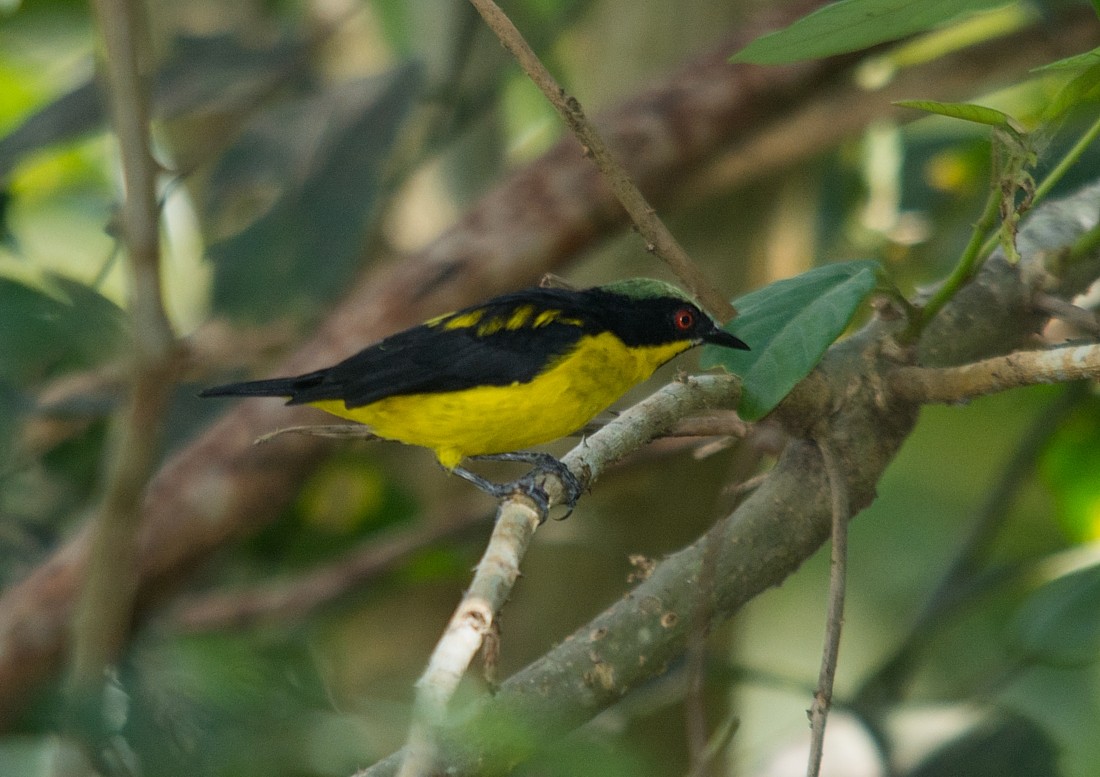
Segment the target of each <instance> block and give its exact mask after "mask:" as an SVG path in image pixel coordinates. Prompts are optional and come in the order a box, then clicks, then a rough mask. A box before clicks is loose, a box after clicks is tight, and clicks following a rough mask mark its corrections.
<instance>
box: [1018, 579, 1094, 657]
mask: <svg viewBox="0 0 1100 777" xmlns="http://www.w3.org/2000/svg"><path fill="white" fill-rule="evenodd" d="M1009 637H1010V643H1011V645H1012V646H1013V648H1014V649H1015V650H1016V651H1017V652H1018V653H1019V654H1020V655H1021V656H1022V657H1024V658H1025V659H1027V660H1029V661H1032V662H1036V663H1039V664H1044V665H1047V666H1055V667H1071V666H1083V665H1086V664H1090V663H1092V662H1094V661H1096V660H1097V658H1100V565H1096V566H1091V567H1086V568H1085V569H1079V570H1077V571H1075V572H1070V573H1069V574H1067V575H1063V576H1062V577H1058V578H1055V579H1054V580H1051V581H1050V582H1049V583H1046V584H1045V585H1042V586H1040V587H1039V588H1037V589H1036V590H1035V591H1034V592H1032V594H1031V595H1030V596H1028V597H1027V599H1025V600H1024V603H1023V604H1022V605H1021V606H1020V609H1019V610H1018V611H1017V613H1016V616H1015V617H1014V618H1013V619H1012V622H1011V624H1010V625H1009Z"/></svg>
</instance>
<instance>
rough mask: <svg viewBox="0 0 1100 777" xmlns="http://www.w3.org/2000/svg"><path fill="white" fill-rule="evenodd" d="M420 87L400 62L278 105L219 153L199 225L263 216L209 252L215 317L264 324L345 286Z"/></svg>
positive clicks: (414, 71)
mask: <svg viewBox="0 0 1100 777" xmlns="http://www.w3.org/2000/svg"><path fill="white" fill-rule="evenodd" d="M419 83H420V71H419V69H418V68H416V67H413V66H405V67H401V68H398V69H397V70H395V71H393V72H392V73H390V74H387V75H385V76H379V77H376V78H372V79H367V80H364V81H360V82H355V83H351V84H345V85H343V86H341V87H337V88H336V89H334V90H332V91H330V92H327V93H325V94H323V95H321V96H319V97H318V98H316V99H314V100H309V101H303V102H298V103H294V104H292V105H289V106H282V110H281V111H280V112H278V115H275V114H268V115H266V116H264V117H263V118H262V121H260V120H258V122H257V124H256V125H254V126H253V127H252V128H251V129H250V131H248V132H246V133H245V134H244V135H243V136H242V137H241V139H240V141H239V142H238V143H237V144H236V145H235V146H234V147H233V148H232V149H230V151H228V152H227V153H226V154H225V156H223V158H222V159H221V160H220V161H219V164H218V167H217V168H216V169H215V171H214V172H213V173H212V174H211V196H210V198H209V199H208V201H207V209H206V213H205V214H204V216H205V219H206V220H207V221H208V222H211V221H216V220H217V219H218V218H224V217H225V216H226V214H233V213H239V212H240V211H242V210H247V209H249V208H251V209H252V210H260V211H261V213H260V214H259V215H258V217H256V218H255V219H254V220H253V221H252V222H251V223H249V224H247V226H245V227H244V228H243V229H241V230H239V231H237V232H236V233H235V234H232V235H230V236H229V237H226V238H224V239H223V240H221V241H216V242H214V244H213V245H211V246H210V249H209V251H208V254H209V256H210V259H211V261H213V262H214V290H213V302H214V307H215V309H216V310H217V311H218V312H220V313H225V314H228V315H230V316H235V317H238V318H245V319H252V320H265V319H269V318H271V317H273V316H275V315H280V314H286V313H287V312H289V309H288V303H290V304H292V303H294V302H295V301H297V302H301V301H303V300H304V301H306V302H308V303H314V302H316V301H317V300H326V299H331V298H332V297H334V296H336V295H337V294H338V293H339V292H340V291H342V290H343V289H344V288H345V287H346V285H347V283H348V282H349V281H350V279H351V277H352V275H353V274H354V272H355V269H356V268H357V267H358V265H359V260H360V258H361V257H360V254H361V250H362V245H363V240H364V234H365V232H366V230H367V226H368V225H369V223H370V220H371V218H372V216H373V205H374V201H375V199H376V197H377V196H378V194H379V191H380V188H381V185H382V181H383V176H384V174H385V173H384V171H385V166H386V162H387V160H388V159H389V155H390V149H391V148H392V146H393V143H394V142H395V141H396V140H397V138H398V134H399V130H400V128H401V126H402V123H403V122H404V119H405V117H406V116H407V115H408V112H409V110H410V108H411V107H412V104H413V101H414V99H415V97H416V94H417V92H418V90H419ZM256 202H261V203H262V204H263V207H262V208H255V207H254V204H255V203H256ZM234 226H235V225H234Z"/></svg>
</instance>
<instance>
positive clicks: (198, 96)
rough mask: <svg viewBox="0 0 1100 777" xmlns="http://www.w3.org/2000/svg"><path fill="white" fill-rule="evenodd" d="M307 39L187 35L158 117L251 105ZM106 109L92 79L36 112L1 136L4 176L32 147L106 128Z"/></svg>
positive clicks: (158, 92) (175, 50)
mask: <svg viewBox="0 0 1100 777" xmlns="http://www.w3.org/2000/svg"><path fill="white" fill-rule="evenodd" d="M305 47H306V44H304V43H301V42H297V41H279V42H277V43H275V44H274V45H272V46H270V47H264V48H258V47H247V46H244V45H242V44H241V42H240V40H239V39H238V37H237V36H233V35H228V34H226V35H213V36H208V37H198V36H181V37H180V38H178V39H177V40H176V41H174V43H173V46H172V52H171V55H170V56H169V58H168V59H167V60H166V61H165V62H164V63H163V64H162V65H161V66H160V69H159V70H158V72H157V74H156V78H155V82H154V85H153V113H154V117H155V118H158V119H164V118H174V117H177V116H180V115H184V114H188V115H191V114H210V113H219V112H220V113H230V112H239V111H241V110H242V109H248V108H249V107H250V106H252V105H253V103H254V102H255V99H256V97H257V96H258V95H261V94H263V93H264V92H267V91H270V90H271V89H272V87H273V86H274V85H276V84H277V83H279V82H280V81H282V80H286V79H287V77H288V75H289V74H291V73H293V70H294V66H295V65H296V63H298V62H300V61H301V60H302V55H303V52H304V50H305ZM105 121H106V115H105V112H104V108H103V96H102V93H101V92H100V89H99V86H98V84H97V83H96V82H95V81H94V80H91V79H89V80H88V81H86V82H84V83H82V84H80V85H79V86H77V87H75V88H74V89H73V90H72V91H70V92H68V93H66V94H63V95H61V96H60V97H58V98H56V99H54V100H53V101H51V102H49V103H47V104H46V105H45V106H44V107H42V108H41V109H39V110H37V111H35V112H34V113H32V114H31V115H30V116H29V117H27V118H26V119H25V120H24V121H23V122H22V123H21V124H20V125H19V126H17V127H16V128H15V129H13V130H12V131H11V132H9V133H8V134H7V135H6V136H4V137H2V138H0V181H3V180H4V179H5V178H6V177H7V176H8V175H9V174H10V173H11V171H12V170H13V169H14V168H15V166H16V165H18V164H19V162H20V161H21V160H22V159H23V158H24V157H25V156H27V155H28V154H30V153H31V152H34V151H37V150H39V149H43V148H48V147H50V146H53V145H55V144H57V143H62V142H67V141H71V140H74V139H76V138H79V137H81V136H83V135H86V134H88V133H91V132H98V131H100V130H101V129H102V128H103V126H104V122H105Z"/></svg>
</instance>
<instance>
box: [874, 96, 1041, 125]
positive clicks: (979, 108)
mask: <svg viewBox="0 0 1100 777" xmlns="http://www.w3.org/2000/svg"><path fill="white" fill-rule="evenodd" d="M894 105H897V106H900V107H902V108H913V109H914V110H918V111H926V112H928V113H934V114H937V115H939V116H948V117H950V118H953V119H962V120H963V121H971V122H974V123H975V124H988V125H989V126H991V127H1000V128H1001V129H1006V130H1012V131H1015V132H1023V131H1024V130H1023V128H1022V127H1021V126H1020V123H1019V122H1018V121H1016V119H1014V118H1012V117H1011V116H1009V115H1008V114H1007V113H1005V112H1004V111H998V110H997V109H995V108H986V107H985V106H983V105H974V104H972V103H943V102H937V101H935V100H898V101H897V102H895V103H894Z"/></svg>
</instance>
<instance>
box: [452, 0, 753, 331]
mask: <svg viewBox="0 0 1100 777" xmlns="http://www.w3.org/2000/svg"><path fill="white" fill-rule="evenodd" d="M470 2H471V3H473V5H474V7H475V8H477V11H478V13H480V14H481V16H482V18H483V19H485V23H486V24H487V25H488V26H489V28H490V29H491V30H492V31H493V32H494V33H495V34H496V36H497V37H498V38H500V42H501V43H502V44H503V45H504V47H505V48H506V49H508V51H509V52H511V54H512V56H514V57H515V58H516V61H517V62H518V63H519V65H520V67H521V68H523V72H524V73H526V74H527V76H528V77H529V78H530V79H531V81H532V82H533V83H534V84H535V86H537V87H538V88H539V89H540V90H541V91H542V93H543V94H544V95H545V96H546V99H547V100H549V101H550V104H551V105H552V106H554V110H556V111H557V112H558V115H559V116H561V118H562V120H563V121H564V122H565V123H566V126H568V127H569V129H570V130H572V131H573V134H574V135H576V137H577V140H578V141H580V143H581V146H582V147H583V148H584V153H585V155H586V156H590V157H591V158H592V161H593V162H595V163H596V166H597V167H599V168H600V172H601V173H603V175H604V177H605V178H606V179H607V182H608V185H609V186H610V187H611V190H612V191H613V192H614V193H615V196H616V197H617V198H618V200H619V202H620V203H621V204H622V206H623V208H624V209H625V210H626V212H627V214H628V215H629V216H630V219H631V221H633V222H634V226H635V227H637V228H638V232H639V233H640V234H641V235H642V237H643V238H644V239H645V241H646V248H647V250H649V251H651V252H653V253H654V254H656V255H657V256H658V257H659V258H660V259H661V260H663V261H664V262H665V263H666V264H667V265H668V266H669V267H670V268H672V271H673V272H674V273H676V276H677V277H678V278H680V280H682V281H683V282H684V283H685V284H686V285H687V287H688V291H690V292H691V294H692V296H694V297H695V298H696V299H697V300H699V302H700V303H702V305H703V307H705V308H707V309H708V310H709V311H710V312H711V313H713V314H714V315H715V316H716V317H717V318H718V319H719V322H720V323H725V322H726V321H729V320H730V319H731V318H733V317H734V316H736V315H737V310H736V309H734V307H733V306H732V305H731V304H730V303H729V302H728V301H727V300H726V298H725V297H724V296H723V295H722V294H720V293H719V292H718V291H717V290H716V289H715V288H714V286H713V285H712V284H711V283H710V281H709V280H708V279H707V277H706V274H705V273H704V272H703V271H702V270H701V269H700V268H699V266H698V265H697V264H695V262H693V261H692V260H691V257H689V256H688V255H687V252H686V251H685V250H684V249H683V247H682V246H681V245H680V244H679V242H677V240H676V238H675V237H674V236H673V235H672V233H671V232H670V231H669V230H668V227H666V226H665V225H664V222H662V221H661V219H660V217H658V216H657V212H656V211H655V210H654V209H653V206H652V205H650V204H649V202H648V201H647V200H646V198H645V195H643V194H642V192H641V191H640V190H639V189H638V187H637V186H636V185H635V184H634V181H633V180H632V179H631V178H630V175H629V173H627V171H626V168H625V167H623V165H622V163H620V162H619V160H618V159H616V158H615V156H614V155H613V154H612V153H611V149H609V148H608V147H607V144H606V143H605V142H604V140H603V137H602V136H601V135H600V134H599V133H598V132H597V131H596V128H595V127H593V126H592V124H591V122H589V121H588V119H587V118H586V117H585V115H584V111H583V110H582V109H581V104H580V102H578V101H577V98H576V97H573V96H571V95H569V94H567V93H566V91H565V90H564V89H563V88H562V87H561V85H560V84H558V82H557V81H556V80H554V77H553V76H552V75H551V74H550V71H549V70H547V69H546V66H545V65H543V64H542V62H541V61H540V60H539V58H538V56H537V55H536V54H535V52H534V51H533V50H532V49H531V47H530V46H529V45H528V44H527V41H526V40H524V38H523V35H522V34H521V33H520V31H519V30H518V29H516V26H515V25H514V24H512V21H511V20H510V19H509V18H508V17H507V16H506V15H505V13H504V12H503V11H502V10H500V7H499V6H497V4H496V3H494V2H493V1H492V0H470Z"/></svg>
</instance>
